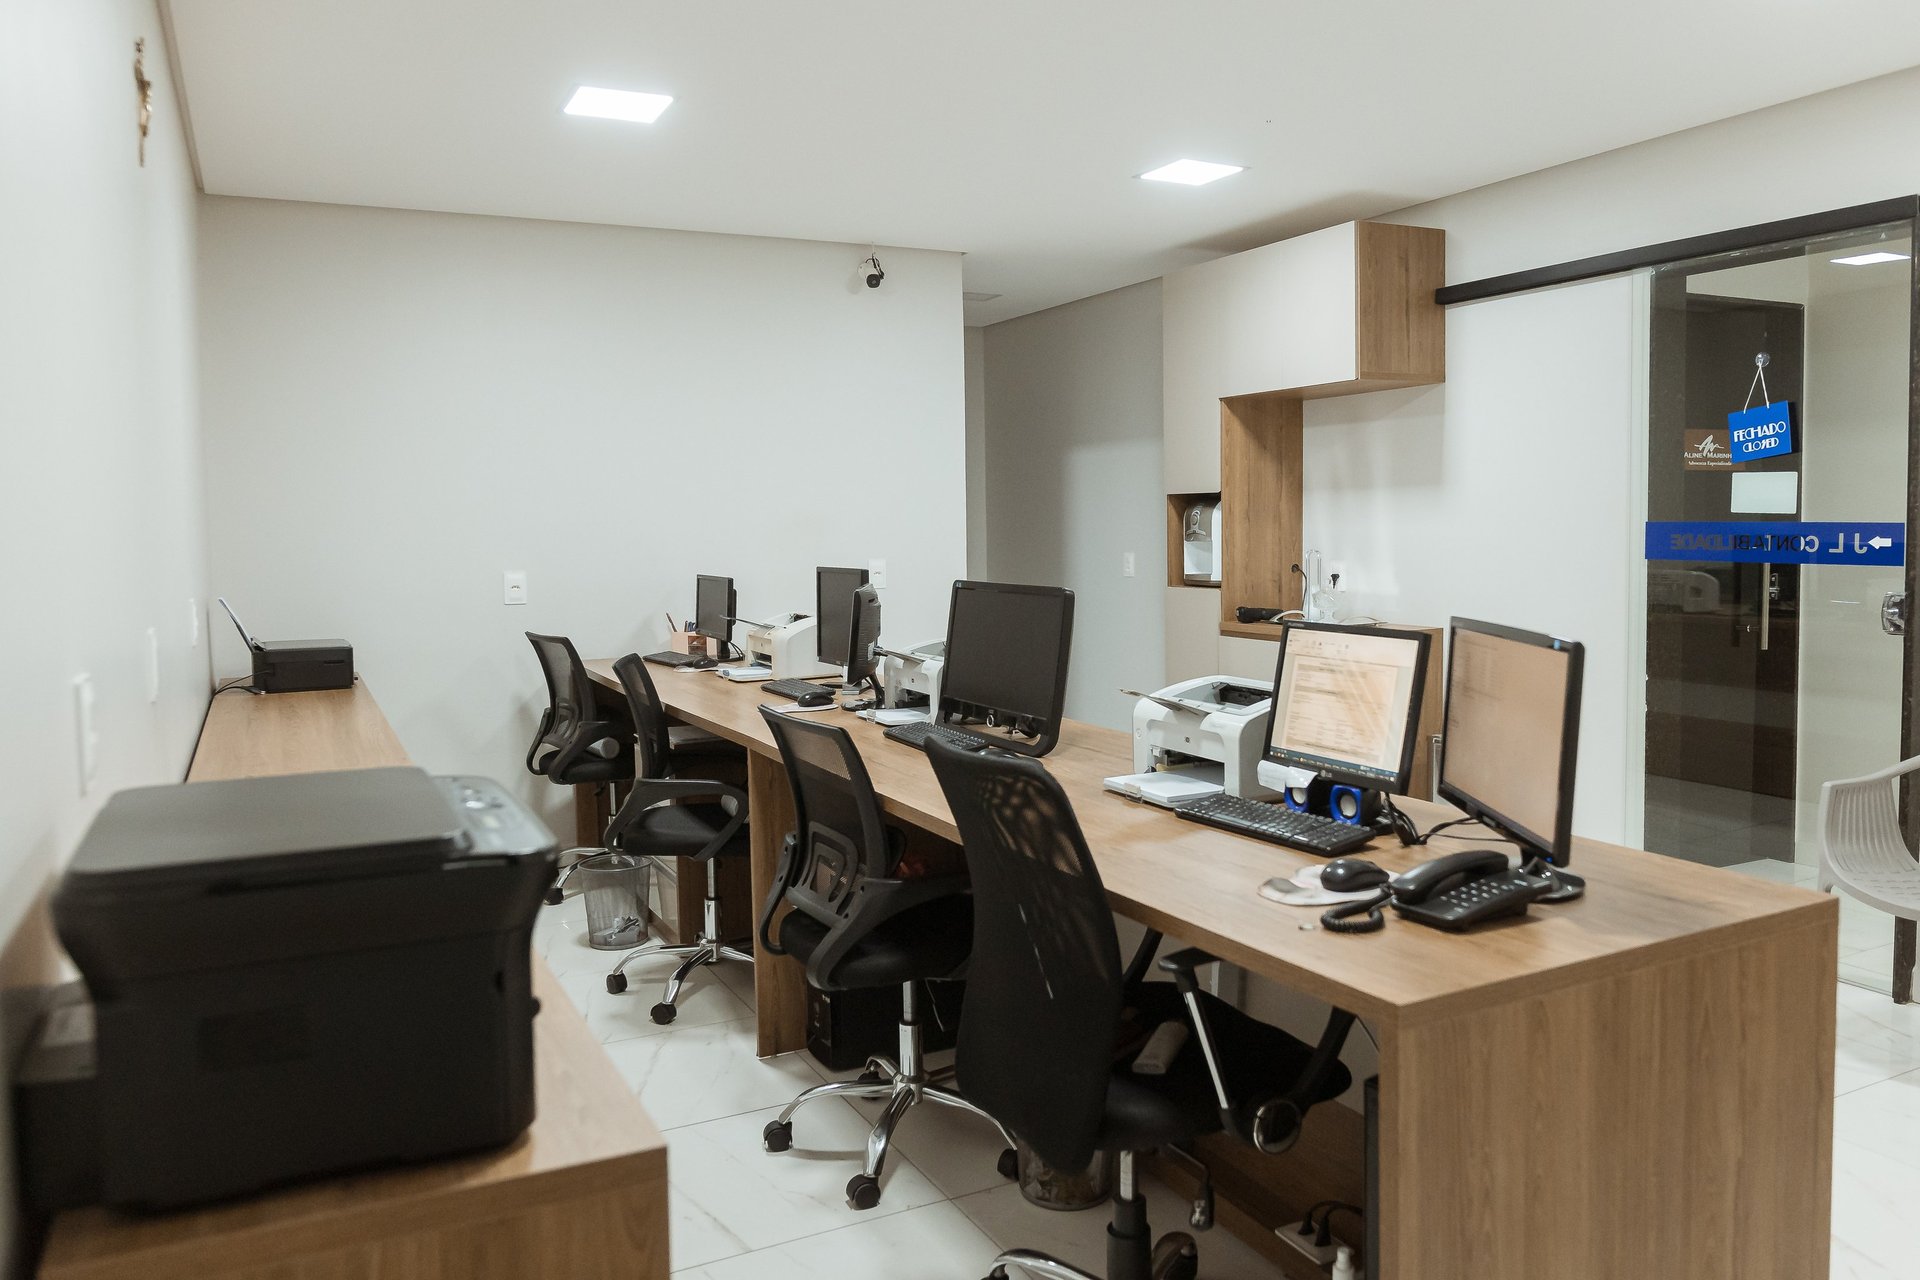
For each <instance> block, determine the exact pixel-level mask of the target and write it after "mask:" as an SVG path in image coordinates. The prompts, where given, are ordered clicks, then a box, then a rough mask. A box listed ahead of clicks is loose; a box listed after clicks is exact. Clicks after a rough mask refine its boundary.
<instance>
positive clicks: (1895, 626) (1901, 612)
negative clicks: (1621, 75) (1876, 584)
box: [1880, 591, 1907, 636]
mask: <svg viewBox="0 0 1920 1280" xmlns="http://www.w3.org/2000/svg"><path fill="white" fill-rule="evenodd" d="M1880 629H1881V630H1882V631H1884V632H1886V633H1887V634H1888V635H1890V636H1903V635H1905V634H1907V593H1906V592H1904V591H1889V592H1887V594H1886V595H1885V596H1883V597H1881V599H1880Z"/></svg>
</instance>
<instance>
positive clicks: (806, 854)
mask: <svg viewBox="0 0 1920 1280" xmlns="http://www.w3.org/2000/svg"><path fill="white" fill-rule="evenodd" d="M760 714H761V715H762V716H763V717H765V719H766V722H767V725H768V727H769V728H771V729H772V730H773V740H774V744H775V745H776V746H778V747H779V749H780V758H781V759H782V760H783V761H785V762H786V766H787V779H788V781H789V782H790V783H791V784H792V786H793V808H794V820H795V828H794V832H793V834H792V835H790V836H788V837H787V840H786V844H785V847H784V848H783V850H782V852H781V861H780V869H779V873H778V874H777V875H776V876H775V878H774V882H773V887H772V889H771V891H770V892H769V893H768V894H767V899H766V902H765V903H764V904H763V906H762V907H761V910H760V944H761V945H762V946H763V947H765V948H766V949H767V950H768V951H771V952H773V953H774V954H775V955H791V956H793V957H794V958H795V959H797V960H799V961H800V962H801V963H803V964H804V965H805V966H806V970H807V981H808V983H810V984H811V985H813V986H814V987H816V988H818V989H819V990H821V991H851V990H861V989H868V988H876V987H898V988H899V989H900V1039H899V1046H900V1059H899V1061H898V1062H895V1061H893V1060H892V1059H890V1058H886V1057H881V1056H876V1057H872V1058H869V1059H867V1069H866V1071H865V1072H864V1073H862V1074H861V1075H860V1077H859V1078H858V1079H855V1080H844V1081H834V1082H831V1083H828V1084H822V1085H816V1086H815V1087H814V1088H811V1089H808V1090H807V1091H806V1092H805V1093H802V1094H801V1095H800V1096H799V1097H797V1098H795V1099H794V1100H793V1101H792V1102H790V1103H788V1104H787V1107H786V1110H784V1111H782V1112H781V1113H780V1116H779V1118H778V1119H777V1120H772V1121H769V1122H768V1123H767V1126H766V1128H765V1129H764V1130H763V1131H762V1134H761V1142H762V1145H763V1146H765V1148H766V1149H767V1150H768V1151H785V1150H787V1149H788V1148H789V1147H790V1146H792V1145H793V1113H794V1112H796V1111H798V1110H799V1109H800V1108H801V1107H802V1106H804V1105H806V1104H807V1103H809V1102H811V1101H813V1100H814V1099H815V1098H826V1097H832V1096H834V1095H836V1094H837V1095H840V1096H843V1097H855V1098H885V1099H886V1100H887V1105H886V1109H885V1110H883V1111H882V1112H881V1113H880V1119H879V1120H878V1121H877V1122H876V1123H875V1124H874V1126H873V1132H872V1133H871V1134H870V1135H869V1136H868V1138H867V1158H866V1164H865V1166H864V1167H863V1168H862V1169H861V1171H860V1172H859V1173H857V1174H855V1175H854V1176H853V1178H852V1179H851V1180H849V1181H848V1183H847V1202H848V1203H849V1204H850V1205H852V1206H853V1207H854V1208H855V1209H871V1208H873V1207H874V1206H875V1205H877V1204H879V1203H880V1173H881V1170H882V1168H883V1167H884V1166H885V1164H886V1159H887V1148H888V1146H889V1144H890V1143H891V1142H892V1140H893V1132H894V1129H895V1128H896V1127H897V1126H898V1125H899V1123H900V1120H901V1118H902V1117H903V1116H905V1115H906V1114H907V1112H908V1111H909V1110H911V1109H912V1108H913V1107H915V1106H917V1105H919V1104H920V1103H922V1102H933V1103H938V1104H939V1105H941V1106H946V1107H955V1108H958V1109H959V1110H962V1111H971V1112H973V1113H975V1114H976V1115H979V1116H981V1117H982V1118H984V1119H986V1120H987V1121H988V1122H989V1123H993V1124H995V1127H996V1128H998V1127H999V1126H998V1124H997V1122H995V1121H993V1118H992V1117H991V1116H989V1115H987V1113H986V1112H984V1111H982V1110H981V1109H980V1108H979V1107H977V1106H975V1105H974V1104H973V1103H971V1102H969V1101H967V1099H965V1098H963V1097H961V1096H960V1095H959V1094H957V1093H955V1092H953V1091H952V1090H951V1089H946V1088H942V1087H941V1086H939V1085H937V1084H934V1083H932V1082H931V1078H930V1076H929V1074H928V1071H927V1067H926V1060H925V1056H924V1054H923V1051H922V1041H921V1035H920V997H919V984H920V983H921V982H925V981H934V980H938V979H941V978H954V977H958V976H959V975H960V974H961V973H962V971H963V970H965V968H966V965H967V951H968V948H969V946H970V943H971V936H972V932H973V905H972V902H971V900H970V899H969V897H968V895H967V891H966V888H967V881H966V877H965V876H959V875H952V876H924V877H915V878H906V879H903V878H900V877H899V875H898V865H899V861H900V854H901V849H902V846H903V845H904V843H905V840H904V837H903V836H902V835H901V833H900V832H899V831H898V830H897V829H894V828H890V827H888V826H887V825H886V824H885V823H884V822H883V820H882V819H881V816H880V801H879V798H878V797H877V796H875V795H874V792H873V782H872V780H871V779H870V778H869V777H868V776H867V767H866V765H865V763H864V762H863V761H862V760H861V759H860V753H859V751H858V749H856V748H855V747H854V745H853V739H852V738H851V737H849V736H848V735H847V731H846V730H844V729H840V728H837V727H835V726H833V725H827V724H821V723H819V722H818V721H813V720H803V719H801V718H800V717H798V716H787V715H782V714H780V713H779V712H777V711H772V710H770V709H768V708H766V707H762V708H760ZM782 902H785V903H787V904H788V905H789V906H791V907H792V908H793V909H792V910H791V911H789V912H787V914H786V915H785V916H783V917H782V918H781V920H780V930H779V933H780V936H779V938H778V940H777V941H776V940H775V938H774V937H773V930H772V925H773V916H774V913H775V912H776V911H777V910H778V909H779V906H780V904H781V903H782ZM1005 1132H1006V1131H1005V1130H1004V1129H1003V1130H1001V1133H1002V1136H1003V1137H1004V1136H1005ZM1006 1140H1007V1143H1008V1145H1012V1141H1013V1140H1012V1139H1011V1138H1007V1139H1006Z"/></svg>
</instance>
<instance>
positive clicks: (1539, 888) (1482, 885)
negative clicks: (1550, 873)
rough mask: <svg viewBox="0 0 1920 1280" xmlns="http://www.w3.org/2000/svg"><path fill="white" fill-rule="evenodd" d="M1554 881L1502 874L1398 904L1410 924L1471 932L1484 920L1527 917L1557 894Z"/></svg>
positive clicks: (1470, 881) (1399, 909) (1399, 910)
mask: <svg viewBox="0 0 1920 1280" xmlns="http://www.w3.org/2000/svg"><path fill="white" fill-rule="evenodd" d="M1553 887H1554V885H1553V881H1551V880H1548V879H1544V878H1542V877H1540V876H1530V875H1528V874H1527V873H1526V872H1524V871H1520V870H1512V871H1502V872H1499V873H1497V874H1495V875H1490V876H1484V877H1482V878H1481V879H1478V880H1469V881H1467V882H1466V883H1464V884H1461V885H1457V886H1455V887H1454V888H1452V889H1449V890H1447V891H1446V892H1445V893H1441V894H1436V895H1434V896H1433V897H1431V898H1429V899H1427V900H1426V901H1425V902H1395V903H1394V904H1393V909H1394V910H1395V911H1398V912H1399V913H1400V914H1401V915H1403V916H1405V917H1406V918H1407V919H1409V920H1418V921H1419V922H1420V923H1421V924H1426V925H1432V926H1433V927H1434V928H1436V929H1470V928H1472V927H1473V926H1474V925H1476V924H1479V923H1480V922H1481V921H1483V920H1498V919H1499V918H1500V917H1502V916H1512V915H1525V914H1526V912H1527V904H1528V903H1530V902H1532V901H1534V900H1535V899H1536V898H1540V897H1542V896H1544V895H1546V894H1548V893H1551V892H1553Z"/></svg>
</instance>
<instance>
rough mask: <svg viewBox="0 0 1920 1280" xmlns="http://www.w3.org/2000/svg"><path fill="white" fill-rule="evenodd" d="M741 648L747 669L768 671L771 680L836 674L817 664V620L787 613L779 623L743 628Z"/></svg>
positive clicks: (824, 664)
mask: <svg viewBox="0 0 1920 1280" xmlns="http://www.w3.org/2000/svg"><path fill="white" fill-rule="evenodd" d="M741 647H742V648H744V649H745V650H746V652H747V662H748V663H749V664H750V665H755V666H762V667H771V668H772V669H773V678H774V679H775V680H807V679H811V678H814V677H817V676H833V675H839V674H840V668H838V667H830V666H828V665H827V664H826V663H824V662H822V661H820V619H818V618H809V617H807V616H806V615H804V614H799V613H790V614H788V615H787V616H786V618H785V619H784V620H782V621H780V622H774V623H767V624H760V623H749V624H747V629H746V633H745V635H744V637H743V639H742V643H741Z"/></svg>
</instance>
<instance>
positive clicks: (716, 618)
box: [693, 573, 735, 645]
mask: <svg viewBox="0 0 1920 1280" xmlns="http://www.w3.org/2000/svg"><path fill="white" fill-rule="evenodd" d="M734 608H735V603H734V594H733V579H732V578H720V577H716V576H714V575H713V574H710V573H703V574H700V575H699V576H698V577H696V578H695V579H694V588H693V629H694V630H695V631H696V632H698V633H699V634H701V635H703V636H706V637H708V638H709V639H713V640H718V641H719V642H720V643H721V644H723V645H729V644H732V643H733V614H734Z"/></svg>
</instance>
